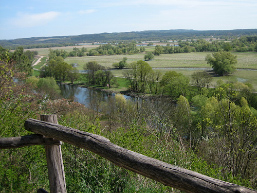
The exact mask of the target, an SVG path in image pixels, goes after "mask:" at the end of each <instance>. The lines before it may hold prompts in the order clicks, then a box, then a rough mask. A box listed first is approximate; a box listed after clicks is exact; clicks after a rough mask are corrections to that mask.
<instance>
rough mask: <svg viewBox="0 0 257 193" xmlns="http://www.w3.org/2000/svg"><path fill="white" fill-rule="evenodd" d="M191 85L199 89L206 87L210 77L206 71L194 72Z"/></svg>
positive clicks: (210, 79)
mask: <svg viewBox="0 0 257 193" xmlns="http://www.w3.org/2000/svg"><path fill="white" fill-rule="evenodd" d="M192 80H193V84H194V85H195V86H197V87H198V88H199V90H200V89H201V88H203V87H206V86H207V87H208V86H209V84H210V83H211V81H212V76H211V75H210V74H209V73H207V72H206V71H202V72H194V73H193V74H192Z"/></svg>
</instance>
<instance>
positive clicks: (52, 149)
mask: <svg viewBox="0 0 257 193" xmlns="http://www.w3.org/2000/svg"><path fill="white" fill-rule="evenodd" d="M40 120H41V121H45V122H50V123H54V124H58V120H57V115H40ZM47 140H52V139H51V138H48V139H47ZM45 152H46V160H47V168H48V178H49V184H50V192H51V193H66V192H67V191H66V183H65V175H64V167H63V161H62V152H61V145H45Z"/></svg>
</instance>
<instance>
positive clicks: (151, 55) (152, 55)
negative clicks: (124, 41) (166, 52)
mask: <svg viewBox="0 0 257 193" xmlns="http://www.w3.org/2000/svg"><path fill="white" fill-rule="evenodd" d="M144 58H145V61H149V60H152V59H154V54H153V53H152V52H147V53H146V55H145V57H144Z"/></svg>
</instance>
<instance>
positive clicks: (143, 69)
mask: <svg viewBox="0 0 257 193" xmlns="http://www.w3.org/2000/svg"><path fill="white" fill-rule="evenodd" d="M130 68H131V70H128V71H127V72H126V73H125V74H124V75H125V77H126V78H127V80H128V81H129V82H130V89H131V91H133V92H145V91H146V89H147V84H148V81H149V78H150V75H151V72H152V67H151V66H150V65H149V64H148V63H147V62H145V61H143V60H139V61H137V62H134V63H132V64H130Z"/></svg>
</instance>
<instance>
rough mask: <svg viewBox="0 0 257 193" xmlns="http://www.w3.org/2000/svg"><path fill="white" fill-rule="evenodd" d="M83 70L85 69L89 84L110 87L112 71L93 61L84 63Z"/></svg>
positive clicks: (112, 77)
mask: <svg viewBox="0 0 257 193" xmlns="http://www.w3.org/2000/svg"><path fill="white" fill-rule="evenodd" d="M84 70H87V76H86V77H87V82H88V84H89V85H97V86H102V87H106V86H108V87H111V83H113V81H112V80H113V79H114V76H113V75H112V72H111V71H109V70H108V69H106V68H105V67H104V66H101V65H100V64H98V63H97V62H95V61H91V62H88V63H86V64H85V65H84Z"/></svg>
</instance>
